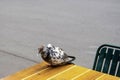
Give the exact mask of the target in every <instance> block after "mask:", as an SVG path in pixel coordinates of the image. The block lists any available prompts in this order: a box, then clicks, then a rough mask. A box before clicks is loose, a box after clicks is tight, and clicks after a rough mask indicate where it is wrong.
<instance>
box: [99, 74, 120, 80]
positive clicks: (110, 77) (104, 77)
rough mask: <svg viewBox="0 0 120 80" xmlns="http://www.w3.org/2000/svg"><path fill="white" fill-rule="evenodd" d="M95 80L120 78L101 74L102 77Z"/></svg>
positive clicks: (119, 79)
mask: <svg viewBox="0 0 120 80" xmlns="http://www.w3.org/2000/svg"><path fill="white" fill-rule="evenodd" d="M97 80H120V78H119V77H115V76H112V75H108V74H103V75H102V76H100V77H98V78H97Z"/></svg>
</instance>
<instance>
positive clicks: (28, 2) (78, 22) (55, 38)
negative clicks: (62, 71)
mask: <svg viewBox="0 0 120 80" xmlns="http://www.w3.org/2000/svg"><path fill="white" fill-rule="evenodd" d="M119 35H120V0H0V78H1V77H4V76H7V75H9V74H12V73H14V72H16V71H19V70H21V69H24V68H27V67H29V66H31V65H34V64H36V63H39V62H41V61H42V60H41V58H40V57H37V56H36V53H37V48H38V47H39V46H40V45H41V44H45V45H46V44H48V43H51V44H53V45H55V46H60V47H62V48H63V49H64V50H65V51H66V52H67V53H68V54H70V55H74V56H76V57H77V59H76V61H75V62H74V63H75V64H77V65H81V66H84V67H88V68H92V65H93V61H94V56H95V53H96V50H97V48H98V46H100V45H101V44H104V43H108V44H113V45H118V46H120V36H119Z"/></svg>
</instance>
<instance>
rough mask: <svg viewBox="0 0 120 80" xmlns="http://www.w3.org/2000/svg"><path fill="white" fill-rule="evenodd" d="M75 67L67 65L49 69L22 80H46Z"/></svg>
mask: <svg viewBox="0 0 120 80" xmlns="http://www.w3.org/2000/svg"><path fill="white" fill-rule="evenodd" d="M74 66H75V65H72V64H71V65H65V66H60V67H49V68H48V69H47V70H45V71H43V72H40V73H37V74H35V75H33V76H30V77H29V76H28V77H27V78H25V79H22V80H40V79H42V80H46V79H48V78H49V77H51V76H54V75H56V74H59V73H61V72H63V71H65V70H68V69H69V68H74Z"/></svg>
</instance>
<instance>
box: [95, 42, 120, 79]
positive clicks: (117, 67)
mask: <svg viewBox="0 0 120 80" xmlns="http://www.w3.org/2000/svg"><path fill="white" fill-rule="evenodd" d="M93 70H96V71H99V72H103V73H107V74H111V75H114V76H119V77H120V47H118V46H114V45H109V44H103V45H101V46H100V47H99V48H98V49H97V52H96V56H95V60H94V64H93Z"/></svg>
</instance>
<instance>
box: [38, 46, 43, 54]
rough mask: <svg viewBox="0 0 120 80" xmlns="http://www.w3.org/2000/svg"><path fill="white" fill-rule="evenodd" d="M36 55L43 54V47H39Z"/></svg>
mask: <svg viewBox="0 0 120 80" xmlns="http://www.w3.org/2000/svg"><path fill="white" fill-rule="evenodd" d="M38 53H39V54H42V53H44V46H43V45H41V46H40V48H38Z"/></svg>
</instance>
